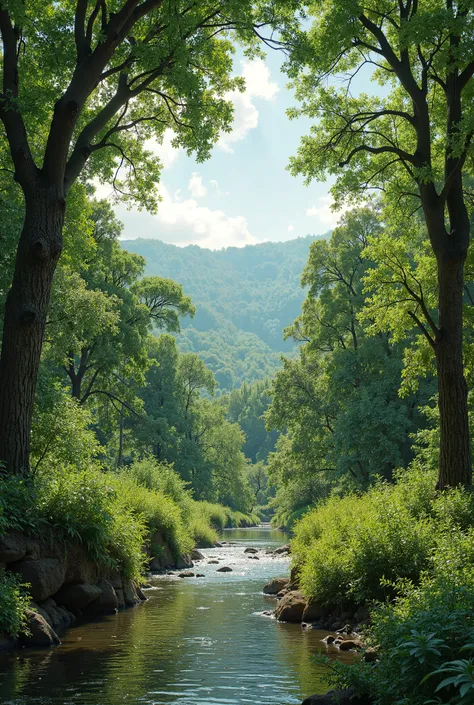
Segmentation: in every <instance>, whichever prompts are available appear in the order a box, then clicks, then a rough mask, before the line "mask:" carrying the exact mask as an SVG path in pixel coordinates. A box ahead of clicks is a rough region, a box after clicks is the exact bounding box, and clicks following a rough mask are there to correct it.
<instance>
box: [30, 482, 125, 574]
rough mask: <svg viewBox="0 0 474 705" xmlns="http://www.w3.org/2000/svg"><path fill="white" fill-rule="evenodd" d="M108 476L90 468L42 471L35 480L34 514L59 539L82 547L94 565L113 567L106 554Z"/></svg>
mask: <svg viewBox="0 0 474 705" xmlns="http://www.w3.org/2000/svg"><path fill="white" fill-rule="evenodd" d="M108 477H109V476H108V475H106V474H104V473H102V472H100V471H99V470H96V469H94V468H91V469H89V470H84V471H82V472H75V471H74V469H71V468H62V469H55V470H54V471H52V472H51V471H50V472H47V471H43V472H41V474H39V476H38V483H37V489H38V500H37V506H38V510H39V512H40V513H41V515H42V517H43V518H44V520H45V522H47V524H48V525H49V526H50V527H52V528H53V529H54V530H55V531H56V532H59V533H60V534H62V536H63V537H64V538H65V539H67V540H69V541H71V542H76V543H83V544H84V545H85V547H86V548H87V551H88V553H89V555H90V556H91V558H92V559H93V560H95V561H97V562H98V563H102V564H107V565H110V566H112V565H114V561H113V559H112V556H111V554H110V550H109V549H110V545H111V529H112V525H113V503H114V500H115V489H114V488H113V487H112V484H111V483H110V481H109V479H108Z"/></svg>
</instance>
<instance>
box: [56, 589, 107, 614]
mask: <svg viewBox="0 0 474 705" xmlns="http://www.w3.org/2000/svg"><path fill="white" fill-rule="evenodd" d="M101 595H102V590H101V589H100V587H98V586H97V585H90V584H89V583H83V584H79V585H64V586H63V587H62V588H61V589H60V590H58V592H57V593H56V594H55V595H54V600H55V602H56V603H57V604H58V605H63V606H64V607H66V609H69V610H74V611H75V610H83V609H84V608H85V607H87V606H88V605H89V604H90V603H91V602H94V600H97V599H98V598H99V597H100V596H101Z"/></svg>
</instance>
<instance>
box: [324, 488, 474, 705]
mask: <svg viewBox="0 0 474 705" xmlns="http://www.w3.org/2000/svg"><path fill="white" fill-rule="evenodd" d="M443 501H444V500H443ZM473 564H474V530H473V529H470V530H469V531H468V532H467V533H466V534H463V533H462V532H461V531H460V530H459V529H457V530H456V531H455V532H454V533H447V534H446V535H445V536H444V537H443V538H442V539H440V541H439V543H438V546H437V548H436V550H435V551H434V552H433V554H432V556H431V557H430V561H429V570H428V571H426V572H425V573H424V574H423V575H422V576H421V580H420V584H419V585H414V584H413V583H405V584H403V583H400V584H399V586H398V589H399V596H398V597H397V599H396V600H395V601H392V602H390V603H386V604H381V605H379V606H378V607H377V608H376V609H374V611H373V613H372V626H371V628H370V630H369V631H368V632H367V634H366V639H367V641H368V644H369V645H374V646H377V649H378V654H379V657H380V660H379V662H378V663H377V665H376V667H373V666H372V665H369V664H365V663H356V664H354V665H353V666H350V667H349V668H347V667H345V668H337V669H336V670H337V675H336V681H337V684H338V685H342V686H344V687H354V688H355V689H356V690H357V691H358V692H359V693H360V694H364V695H369V696H370V697H371V698H372V699H373V702H374V705H402V704H403V705H425V704H428V703H433V704H434V703H450V705H455V704H456V705H457V704H459V705H461V703H462V704H463V705H464V704H466V705H467V704H468V703H472V702H474V699H473V698H472V696H473V693H474V685H473V684H474V678H473V675H474V670H473V668H472V659H469V658H467V657H468V656H469V655H471V656H472V652H471V653H470V654H469V653H466V650H467V647H469V646H471V648H472V644H473V642H474V610H473V605H474V571H473ZM453 662H454V663H453ZM449 677H451V678H452V680H449V681H448V682H446V680H447V678H449ZM434 694H435V697H434ZM464 696H466V697H465V698H464ZM463 698H464V699H463ZM469 698H470V699H469Z"/></svg>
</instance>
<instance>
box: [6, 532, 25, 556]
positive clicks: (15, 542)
mask: <svg viewBox="0 0 474 705" xmlns="http://www.w3.org/2000/svg"><path fill="white" fill-rule="evenodd" d="M26 551H27V543H26V538H25V537H24V536H22V535H21V534H18V533H16V532H12V533H11V534H4V535H3V536H0V563H14V562H15V561H21V559H22V558H24V557H25V556H26Z"/></svg>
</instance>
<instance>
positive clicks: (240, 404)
mask: <svg viewBox="0 0 474 705" xmlns="http://www.w3.org/2000/svg"><path fill="white" fill-rule="evenodd" d="M222 399H223V400H224V403H225V404H226V406H227V418H228V419H229V421H231V422H232V423H238V424H239V426H240V427H241V429H242V431H243V432H244V433H245V443H244V447H243V451H244V453H245V456H246V457H247V458H249V460H251V461H252V462H253V463H257V462H258V461H263V462H265V461H266V459H267V457H268V454H269V453H270V452H272V451H273V450H274V449H275V443H276V441H277V439H278V432H277V431H268V430H267V429H266V427H265V419H264V413H265V412H266V411H267V409H268V406H269V404H270V402H271V396H270V380H262V381H257V382H253V384H247V383H246V382H244V384H243V385H242V386H241V387H240V388H239V389H233V390H232V391H231V393H230V394H229V395H228V396H227V397H222Z"/></svg>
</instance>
